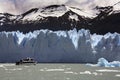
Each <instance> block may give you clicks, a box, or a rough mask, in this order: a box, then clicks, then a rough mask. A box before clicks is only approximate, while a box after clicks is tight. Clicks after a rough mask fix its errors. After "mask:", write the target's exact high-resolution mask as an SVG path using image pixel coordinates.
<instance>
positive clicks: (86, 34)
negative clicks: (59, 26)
mask: <svg viewBox="0 0 120 80" xmlns="http://www.w3.org/2000/svg"><path fill="white" fill-rule="evenodd" d="M26 57H32V58H34V59H35V60H36V61H38V62H82V63H83V62H85V63H90V62H93V63H95V62H97V60H98V59H99V58H101V57H103V58H106V59H107V60H109V61H114V60H117V61H120V34H118V33H114V34H111V33H107V34H106V35H97V34H93V35H92V34H90V31H89V30H84V29H81V30H79V31H77V30H76V29H73V30H70V31H51V30H37V31H34V32H29V33H27V34H23V33H21V32H19V31H17V32H0V62H16V61H18V60H20V59H21V58H26Z"/></svg>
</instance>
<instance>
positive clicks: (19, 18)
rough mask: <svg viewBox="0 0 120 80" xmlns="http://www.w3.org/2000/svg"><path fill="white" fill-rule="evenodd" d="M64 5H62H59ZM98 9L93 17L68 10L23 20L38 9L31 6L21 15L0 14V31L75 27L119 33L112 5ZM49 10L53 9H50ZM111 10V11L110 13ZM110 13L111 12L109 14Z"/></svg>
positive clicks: (118, 20) (119, 21)
mask: <svg viewBox="0 0 120 80" xmlns="http://www.w3.org/2000/svg"><path fill="white" fill-rule="evenodd" d="M61 6H63V7H64V5H61ZM58 7H60V5H52V6H48V7H45V8H43V10H42V11H41V12H44V10H46V9H54V8H58ZM96 9H98V10H99V11H100V13H99V14H98V16H96V17H95V18H93V19H91V18H86V17H84V16H80V14H77V13H75V12H73V11H72V10H69V11H67V12H65V13H64V14H63V15H62V16H59V17H55V16H48V17H43V16H41V15H39V16H40V17H42V18H37V19H36V20H23V18H24V17H25V16H27V15H29V14H30V13H36V12H38V11H39V9H38V8H33V9H31V10H29V11H27V12H25V13H23V14H21V15H12V14H9V13H1V14H0V31H17V30H19V31H21V32H23V33H27V32H30V31H31V32H32V31H34V30H40V29H50V30H53V31H57V30H70V29H73V28H76V29H77V30H79V29H81V28H85V29H89V30H90V31H91V33H99V34H105V33H107V32H118V33H120V30H119V29H120V13H113V7H112V6H108V7H96ZM50 11H51V12H52V11H53V10H50ZM111 12H112V13H111ZM110 13H111V14H110ZM70 15H76V16H77V19H78V20H75V19H70V18H69V16H70Z"/></svg>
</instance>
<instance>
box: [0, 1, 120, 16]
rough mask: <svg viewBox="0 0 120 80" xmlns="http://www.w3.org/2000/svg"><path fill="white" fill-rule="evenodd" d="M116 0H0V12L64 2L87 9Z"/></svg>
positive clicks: (24, 9) (18, 12)
mask: <svg viewBox="0 0 120 80" xmlns="http://www.w3.org/2000/svg"><path fill="white" fill-rule="evenodd" d="M118 1H120V0H0V12H10V13H14V14H20V13H22V12H25V11H27V10H29V9H31V8H34V7H44V6H47V5H52V4H66V5H68V6H76V7H79V8H82V9H89V8H93V7H95V6H96V5H100V6H104V5H113V4H114V3H116V2H118Z"/></svg>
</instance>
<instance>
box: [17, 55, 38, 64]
mask: <svg viewBox="0 0 120 80" xmlns="http://www.w3.org/2000/svg"><path fill="white" fill-rule="evenodd" d="M23 64H26V65H36V64H37V61H35V60H34V59H33V58H30V57H28V58H25V59H21V60H20V61H19V62H16V65H23Z"/></svg>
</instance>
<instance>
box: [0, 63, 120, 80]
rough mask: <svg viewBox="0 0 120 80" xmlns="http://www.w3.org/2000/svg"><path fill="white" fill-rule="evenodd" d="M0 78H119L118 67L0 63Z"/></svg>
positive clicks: (6, 79) (104, 79)
mask: <svg viewBox="0 0 120 80" xmlns="http://www.w3.org/2000/svg"><path fill="white" fill-rule="evenodd" d="M0 80H120V68H105V67H89V66H86V65H84V64H37V65H35V66H34V65H30V66H28V65H20V66H16V65H14V64H0Z"/></svg>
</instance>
